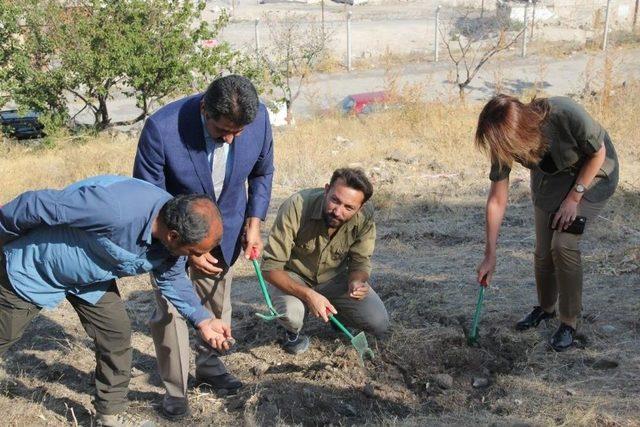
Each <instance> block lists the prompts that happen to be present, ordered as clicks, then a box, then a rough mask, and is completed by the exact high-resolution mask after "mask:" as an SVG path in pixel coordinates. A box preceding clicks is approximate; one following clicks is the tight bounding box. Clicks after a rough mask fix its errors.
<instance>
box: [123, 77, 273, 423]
mask: <svg viewBox="0 0 640 427" xmlns="http://www.w3.org/2000/svg"><path fill="white" fill-rule="evenodd" d="M273 170H274V168H273V137H272V134H271V126H270V123H269V116H268V114H267V110H266V108H265V106H264V105H263V104H261V103H260V102H259V100H258V95H257V92H256V89H255V87H254V86H253V84H251V82H250V81H249V80H248V79H247V78H245V77H242V76H237V75H229V76H225V77H222V78H219V79H216V80H214V81H213V82H212V83H211V85H210V86H209V88H208V89H207V91H206V92H205V93H204V94H197V95H193V96H189V97H187V98H183V99H180V100H178V101H175V102H173V103H170V104H168V105H166V106H164V107H162V108H161V109H160V110H158V111H157V112H156V113H154V114H153V115H152V116H151V117H149V118H148V119H147V122H146V124H145V126H144V129H143V130H142V133H141V135H140V141H139V143H138V152H137V154H136V160H135V165H134V169H133V176H134V177H136V178H139V179H143V180H145V181H148V182H150V183H153V184H155V185H157V186H158V187H161V188H163V189H165V190H166V191H168V192H169V193H171V194H172V195H177V194H193V193H195V194H207V195H209V196H211V197H212V198H213V199H214V200H215V201H216V203H217V204H218V207H219V208H220V211H221V213H222V218H223V225H224V233H223V238H222V242H221V244H220V246H218V247H217V248H215V249H214V250H213V251H212V252H211V253H207V254H205V255H203V256H199V257H198V256H192V257H189V274H190V276H191V279H192V281H193V284H194V286H195V289H196V292H197V294H198V296H199V297H200V298H201V300H202V303H203V305H205V306H206V307H207V308H208V309H209V310H211V312H212V313H213V314H214V315H215V316H216V317H217V318H220V319H223V320H224V321H226V322H227V323H230V322H231V298H230V295H231V280H232V276H233V271H232V266H233V264H234V262H235V261H236V258H237V257H238V255H239V253H240V250H241V249H243V250H244V253H245V257H247V258H248V257H249V254H250V253H251V251H252V250H254V251H257V253H258V254H260V253H261V252H262V247H263V243H262V239H261V237H260V225H261V222H262V221H264V219H265V217H266V214H267V208H268V206H269V201H270V199H271V182H272V178H273ZM156 300H157V303H158V305H157V308H156V311H155V313H154V315H153V317H152V319H151V322H150V327H151V333H152V335H153V340H154V343H155V346H156V356H157V359H158V368H159V371H160V376H161V377H162V380H163V382H164V385H165V388H166V393H165V396H164V399H163V405H162V412H163V414H164V415H165V416H166V417H168V418H170V419H178V418H181V417H183V416H185V415H186V414H187V413H188V402H187V379H188V375H189V334H188V329H187V325H186V322H185V321H184V319H183V318H182V317H181V316H180V315H179V313H178V312H177V311H176V310H175V308H174V307H173V306H172V305H171V303H170V302H169V301H167V300H166V299H165V298H164V297H163V296H162V295H161V294H160V293H158V292H156ZM198 347H199V348H200V349H199V350H198V354H197V356H196V380H197V382H198V383H199V384H206V385H208V386H210V387H212V388H213V389H216V390H218V389H226V390H227V392H234V391H236V390H237V389H238V388H240V387H241V386H242V383H241V382H240V381H239V380H238V379H236V378H235V377H234V376H233V375H231V374H230V373H228V372H227V370H226V368H225V366H224V364H223V363H222V361H221V360H220V359H219V358H218V355H217V354H215V353H211V352H210V351H207V350H206V346H198Z"/></svg>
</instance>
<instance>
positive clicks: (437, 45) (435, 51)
mask: <svg viewBox="0 0 640 427" xmlns="http://www.w3.org/2000/svg"><path fill="white" fill-rule="evenodd" d="M441 7H442V6H440V5H438V7H436V34H435V37H434V38H435V42H434V46H433V57H434V58H433V60H434V61H435V62H438V53H439V48H440V39H439V38H440V8H441Z"/></svg>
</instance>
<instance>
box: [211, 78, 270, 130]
mask: <svg viewBox="0 0 640 427" xmlns="http://www.w3.org/2000/svg"><path fill="white" fill-rule="evenodd" d="M258 105H259V101H258V92H257V91H256V88H255V87H254V86H253V83H251V81H250V80H249V79H248V78H246V77H243V76H239V75H237V74H231V75H229V76H224V77H220V78H219V79H216V80H214V81H213V82H211V84H210V85H209V88H208V89H207V91H206V92H205V93H204V109H205V111H206V112H207V113H208V114H209V116H211V118H213V119H214V120H218V119H219V118H220V117H224V118H226V119H228V120H229V121H231V122H232V123H233V124H235V125H237V126H246V125H248V124H249V123H251V122H252V121H253V120H254V119H255V118H256V114H257V113H258Z"/></svg>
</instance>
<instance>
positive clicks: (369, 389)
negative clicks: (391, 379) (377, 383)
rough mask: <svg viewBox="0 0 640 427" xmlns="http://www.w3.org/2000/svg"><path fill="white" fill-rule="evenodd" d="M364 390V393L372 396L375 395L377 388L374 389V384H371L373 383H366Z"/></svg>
mask: <svg viewBox="0 0 640 427" xmlns="http://www.w3.org/2000/svg"><path fill="white" fill-rule="evenodd" d="M362 392H363V393H364V395H365V396H367V397H369V398H372V397H374V396H375V390H374V389H373V385H371V383H366V384H365V385H364V388H363V389H362Z"/></svg>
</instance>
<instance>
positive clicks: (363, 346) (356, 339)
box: [327, 309, 373, 366]
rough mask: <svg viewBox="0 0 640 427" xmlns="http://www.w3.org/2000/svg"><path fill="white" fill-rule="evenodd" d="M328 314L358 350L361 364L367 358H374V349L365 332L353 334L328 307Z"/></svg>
mask: <svg viewBox="0 0 640 427" xmlns="http://www.w3.org/2000/svg"><path fill="white" fill-rule="evenodd" d="M327 314H328V315H329V320H331V322H333V324H334V325H336V326H337V327H338V329H340V330H341V331H342V332H343V333H344V334H345V335H346V336H347V337H348V338H349V339H350V340H351V345H352V346H353V348H355V349H356V351H357V352H358V356H359V357H360V364H361V365H362V366H364V360H365V359H373V351H372V350H371V349H370V348H369V343H368V342H367V337H366V336H365V335H364V332H360V333H359V334H358V335H356V336H353V334H352V333H351V332H349V330H348V329H347V328H345V326H344V325H343V324H342V323H341V322H340V321H339V320H338V319H336V318H335V316H334V315H333V313H331V312H330V311H329V309H327Z"/></svg>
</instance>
